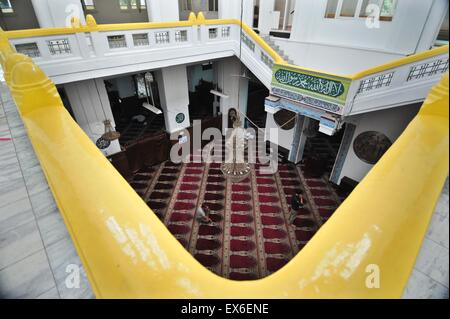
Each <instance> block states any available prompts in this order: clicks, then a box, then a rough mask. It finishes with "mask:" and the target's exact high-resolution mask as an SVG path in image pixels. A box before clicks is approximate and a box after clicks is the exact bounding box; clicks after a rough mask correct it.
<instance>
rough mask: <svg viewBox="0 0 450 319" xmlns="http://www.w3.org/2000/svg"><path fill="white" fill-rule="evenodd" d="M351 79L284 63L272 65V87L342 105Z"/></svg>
mask: <svg viewBox="0 0 450 319" xmlns="http://www.w3.org/2000/svg"><path fill="white" fill-rule="evenodd" d="M350 84H351V80H350V79H347V78H343V77H337V76H331V75H328V74H323V73H316V72H312V71H306V70H302V69H297V68H291V67H288V66H285V65H274V67H273V73H272V87H273V88H279V89H283V90H286V91H289V92H292V93H297V94H301V95H306V96H312V97H315V98H317V99H320V100H325V101H328V102H332V103H336V104H339V105H344V104H345V101H346V98H347V94H348V89H349V87H350Z"/></svg>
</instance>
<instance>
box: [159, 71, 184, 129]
mask: <svg viewBox="0 0 450 319" xmlns="http://www.w3.org/2000/svg"><path fill="white" fill-rule="evenodd" d="M155 74H156V81H157V82H158V90H159V97H160V99H161V107H162V109H163V111H164V119H165V123H166V129H167V131H168V132H169V133H173V132H176V131H179V130H182V129H184V128H186V127H189V126H190V120H189V108H188V105H189V88H188V80H187V72H186V65H181V66H172V67H167V68H164V69H161V70H158V71H156V72H155ZM178 113H183V114H184V116H185V119H184V121H183V122H182V123H177V122H176V119H175V118H176V115H177V114H178Z"/></svg>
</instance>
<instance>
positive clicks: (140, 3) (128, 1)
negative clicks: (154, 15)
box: [119, 0, 147, 10]
mask: <svg viewBox="0 0 450 319" xmlns="http://www.w3.org/2000/svg"><path fill="white" fill-rule="evenodd" d="M119 7H120V10H146V9H147V3H146V2H145V0H119Z"/></svg>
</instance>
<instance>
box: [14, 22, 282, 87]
mask: <svg viewBox="0 0 450 319" xmlns="http://www.w3.org/2000/svg"><path fill="white" fill-rule="evenodd" d="M86 20H87V24H86V25H83V26H82V25H80V24H79V22H78V21H77V20H74V21H72V27H71V28H49V29H33V30H20V31H9V32H6V36H7V37H8V39H9V41H10V43H11V44H12V45H13V46H14V48H15V50H16V51H17V52H19V53H23V54H25V55H28V56H30V57H31V58H33V60H34V61H35V62H36V63H37V64H38V65H40V66H41V67H42V68H43V70H44V71H45V72H46V73H47V74H48V75H50V76H51V77H52V78H55V77H57V76H58V75H61V74H62V75H64V74H67V73H68V70H71V71H70V72H72V73H77V72H85V71H95V70H96V69H97V68H99V65H101V66H102V68H103V69H105V68H107V67H111V68H114V67H117V66H119V65H124V66H125V65H127V64H128V65H129V64H132V63H145V62H151V61H155V60H161V61H163V60H165V59H170V58H185V57H186V56H195V55H198V58H199V59H202V56H205V55H206V54H223V52H226V51H228V52H231V53H230V54H234V55H236V56H241V57H242V60H243V62H244V63H246V64H247V66H248V67H249V69H250V70H252V71H253V72H255V73H256V74H257V76H260V77H261V80H263V82H266V84H267V85H268V84H269V83H270V77H271V72H272V71H271V68H272V66H273V64H274V63H275V62H277V63H283V62H284V61H283V59H282V58H281V57H280V56H279V55H278V54H277V53H276V52H275V51H273V50H272V49H271V48H270V47H269V46H268V45H267V44H266V43H265V42H264V41H263V40H262V39H261V38H260V37H259V36H258V35H257V34H256V33H255V32H254V31H253V30H252V29H251V28H249V27H248V26H246V25H243V26H242V34H241V37H242V38H243V39H245V40H244V43H245V45H244V48H243V49H242V51H240V48H239V45H238V42H239V41H238V40H239V37H240V36H239V33H240V30H241V28H240V21H238V20H232V19H230V20H205V18H204V16H203V14H202V13H199V15H198V17H196V16H195V15H194V14H191V16H190V18H189V20H188V21H177V22H165V23H126V24H109V25H108V24H106V25H97V23H96V22H95V20H94V18H93V17H92V16H90V15H88V16H87V18H86ZM169 51H170V54H167V52H169ZM121 57H127V59H122V60H121ZM213 57H214V56H213ZM218 57H221V56H218ZM203 59H205V58H204V57H203ZM108 61H109V64H108ZM76 80H79V79H78V78H76Z"/></svg>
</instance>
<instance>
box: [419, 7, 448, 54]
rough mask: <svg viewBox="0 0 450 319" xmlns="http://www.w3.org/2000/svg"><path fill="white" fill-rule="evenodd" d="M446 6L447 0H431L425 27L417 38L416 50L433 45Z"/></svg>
mask: <svg viewBox="0 0 450 319" xmlns="http://www.w3.org/2000/svg"><path fill="white" fill-rule="evenodd" d="M448 6H449V4H448V0H435V1H434V2H433V5H432V7H431V9H430V13H429V15H428V18H427V20H426V21H425V27H424V29H423V31H422V34H421V36H420V38H419V43H418V44H417V49H416V52H421V51H425V50H429V49H430V48H431V47H432V46H433V45H434V42H435V41H436V38H437V36H438V34H439V30H440V28H441V25H442V22H444V19H445V16H446V15H447V13H448Z"/></svg>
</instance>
